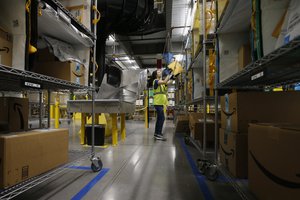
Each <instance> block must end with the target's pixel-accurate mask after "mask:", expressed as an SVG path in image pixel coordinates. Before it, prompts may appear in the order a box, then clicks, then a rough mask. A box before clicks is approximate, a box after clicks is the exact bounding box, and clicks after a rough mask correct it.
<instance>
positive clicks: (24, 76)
mask: <svg viewBox="0 0 300 200" xmlns="http://www.w3.org/2000/svg"><path fill="white" fill-rule="evenodd" d="M0 80H3V81H11V82H12V83H13V86H12V87H9V84H0V90H12V91H20V90H30V88H27V87H25V86H22V83H20V81H31V82H35V83H39V84H42V88H35V89H36V90H40V89H53V90H55V89H56V90H58V89H59V90H60V89H65V90H77V89H86V90H87V89H89V87H88V86H83V85H78V84H75V83H71V82H68V81H65V80H62V79H58V78H54V77H50V76H46V75H42V74H38V73H35V72H30V71H25V70H19V69H14V68H11V67H7V66H4V65H1V64H0Z"/></svg>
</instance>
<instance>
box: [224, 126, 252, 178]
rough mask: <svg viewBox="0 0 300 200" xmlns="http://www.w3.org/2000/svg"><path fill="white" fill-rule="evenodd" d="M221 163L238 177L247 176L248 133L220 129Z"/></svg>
mask: <svg viewBox="0 0 300 200" xmlns="http://www.w3.org/2000/svg"><path fill="white" fill-rule="evenodd" d="M219 140H220V141H219V143H220V148H219V152H220V159H221V163H222V164H223V165H224V166H225V167H226V168H227V169H228V171H229V172H230V173H231V174H232V175H233V176H234V177H236V178H247V175H248V168H247V167H248V136H247V134H241V133H238V134H237V133H233V132H227V131H226V130H224V129H220V135H219Z"/></svg>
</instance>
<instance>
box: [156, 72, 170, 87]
mask: <svg viewBox="0 0 300 200" xmlns="http://www.w3.org/2000/svg"><path fill="white" fill-rule="evenodd" d="M171 77H172V74H170V75H168V76H167V77H166V78H165V79H164V80H158V82H157V83H158V85H166V84H168V82H169V80H170V78H171Z"/></svg>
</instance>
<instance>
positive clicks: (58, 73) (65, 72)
mask: <svg viewBox="0 0 300 200" xmlns="http://www.w3.org/2000/svg"><path fill="white" fill-rule="evenodd" d="M84 71H85V70H84V66H83V65H81V64H78V63H75V62H59V61H53V62H40V63H38V64H36V67H35V69H34V72H36V73H40V74H44V75H47V76H51V77H55V78H59V79H63V80H66V81H70V82H72V83H76V84H80V85H84V84H85V79H84Z"/></svg>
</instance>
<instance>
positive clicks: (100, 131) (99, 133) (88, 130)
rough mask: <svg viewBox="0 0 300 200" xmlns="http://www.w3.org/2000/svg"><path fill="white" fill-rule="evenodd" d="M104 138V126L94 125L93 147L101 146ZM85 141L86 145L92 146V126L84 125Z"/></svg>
mask: <svg viewBox="0 0 300 200" xmlns="http://www.w3.org/2000/svg"><path fill="white" fill-rule="evenodd" d="M104 138H105V126H104V125H102V124H97V125H95V146H103V145H104ZM85 140H86V143H87V144H88V145H92V125H90V124H88V125H85Z"/></svg>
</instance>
